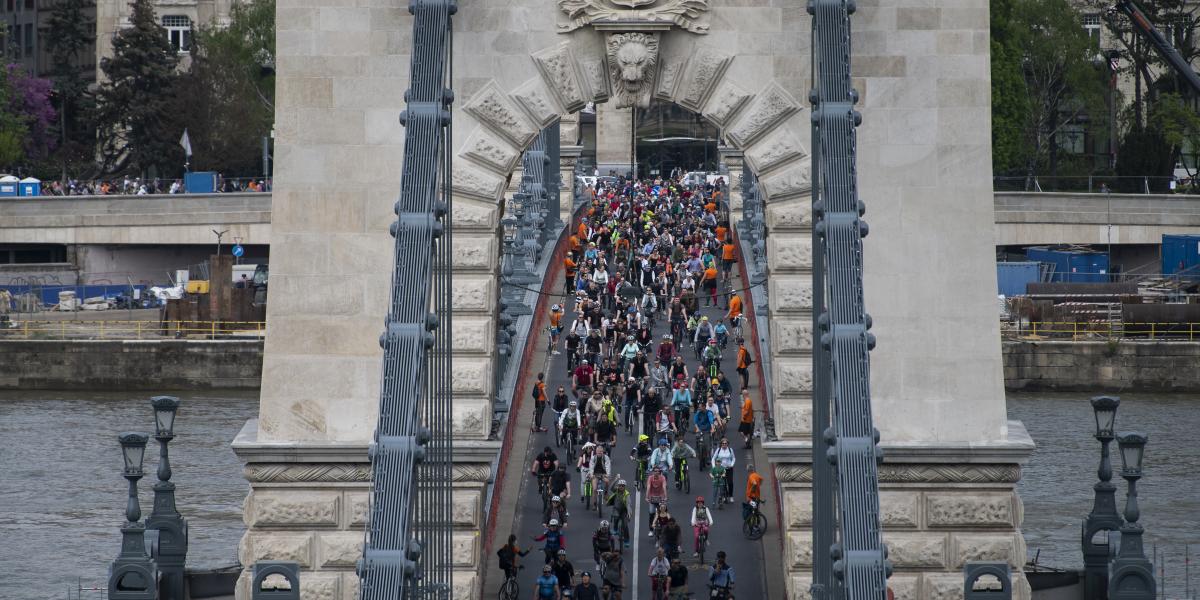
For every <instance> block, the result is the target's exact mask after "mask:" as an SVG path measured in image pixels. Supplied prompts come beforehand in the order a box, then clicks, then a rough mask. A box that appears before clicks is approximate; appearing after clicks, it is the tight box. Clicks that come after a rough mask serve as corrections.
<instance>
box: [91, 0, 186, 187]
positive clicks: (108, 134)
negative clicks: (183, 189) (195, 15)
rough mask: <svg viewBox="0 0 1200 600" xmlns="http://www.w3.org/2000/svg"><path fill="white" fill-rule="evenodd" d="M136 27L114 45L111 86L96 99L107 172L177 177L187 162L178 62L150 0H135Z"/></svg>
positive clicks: (107, 64)
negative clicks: (175, 107) (178, 106)
mask: <svg viewBox="0 0 1200 600" xmlns="http://www.w3.org/2000/svg"><path fill="white" fill-rule="evenodd" d="M129 6H130V7H131V9H132V10H131V14H130V27H129V28H127V29H122V30H121V31H118V32H117V33H116V34H115V35H114V36H113V40H112V45H113V55H112V57H111V58H106V59H104V60H103V61H102V62H101V63H100V68H101V69H102V70H103V71H104V75H105V77H106V78H107V81H105V82H103V83H102V84H101V85H100V88H99V90H98V92H97V95H96V104H97V106H96V125H97V127H98V129H99V142H100V154H101V157H102V160H103V165H104V167H105V170H106V171H132V172H135V173H140V174H143V175H147V174H148V175H157V174H160V173H164V172H166V173H173V172H176V171H178V170H179V167H180V166H181V165H182V163H183V150H182V148H180V146H179V144H178V140H179V136H180V133H181V132H182V127H180V126H178V124H177V123H176V122H174V120H173V117H174V115H173V114H172V98H173V97H174V92H175V83H176V81H177V79H178V76H177V74H176V72H175V65H176V62H177V58H176V55H175V50H174V48H172V46H171V44H170V42H169V41H168V39H167V33H166V30H165V29H163V27H162V26H161V25H159V23H158V20H157V19H156V18H155V16H154V6H153V4H151V2H150V0H134V1H133V2H132V3H130V5H129Z"/></svg>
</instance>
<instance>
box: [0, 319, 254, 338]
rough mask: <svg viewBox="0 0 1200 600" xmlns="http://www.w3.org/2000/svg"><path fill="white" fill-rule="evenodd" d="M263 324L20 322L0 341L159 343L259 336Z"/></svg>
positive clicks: (4, 331)
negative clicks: (120, 341)
mask: <svg viewBox="0 0 1200 600" xmlns="http://www.w3.org/2000/svg"><path fill="white" fill-rule="evenodd" d="M266 330H267V324H266V323H265V322H263V321H69V320H63V321H23V320H14V321H12V322H11V326H10V327H8V328H3V329H0V340H3V339H25V340H161V339H175V338H193V337H199V338H203V339H218V338H223V337H231V336H237V337H256V336H257V337H262V336H263V335H265V333H266Z"/></svg>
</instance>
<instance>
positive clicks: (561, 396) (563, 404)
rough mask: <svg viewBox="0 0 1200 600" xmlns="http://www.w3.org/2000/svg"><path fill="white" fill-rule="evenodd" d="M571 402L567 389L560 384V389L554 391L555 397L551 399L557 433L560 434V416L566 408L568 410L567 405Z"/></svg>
mask: <svg viewBox="0 0 1200 600" xmlns="http://www.w3.org/2000/svg"><path fill="white" fill-rule="evenodd" d="M570 402H571V398H570V396H567V390H566V389H564V388H563V386H561V385H560V386H558V391H557V392H555V393H554V399H553V400H551V401H550V410H553V411H554V427H555V435H558V417H559V416H561V415H562V412H563V411H564V410H567V405H568V404H570ZM543 431H545V430H543Z"/></svg>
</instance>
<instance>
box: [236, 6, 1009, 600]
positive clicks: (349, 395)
mask: <svg viewBox="0 0 1200 600" xmlns="http://www.w3.org/2000/svg"><path fill="white" fill-rule="evenodd" d="M708 12H709V13H710V14H708V15H706V19H705V23H706V24H707V25H706V27H707V29H706V33H705V34H704V35H699V34H697V33H692V32H688V31H684V30H681V29H678V28H676V29H673V30H669V31H666V30H664V31H663V32H662V33H661V44H660V55H659V56H658V59H657V62H656V65H657V66H656V69H657V70H656V72H655V74H654V79H653V82H654V83H653V85H654V89H653V90H652V93H653V95H654V97H655V98H659V99H665V100H669V101H673V102H677V103H679V104H681V105H683V106H686V107H689V108H691V109H693V110H697V111H698V112H700V113H701V114H703V115H704V116H705V117H707V118H708V119H709V120H711V121H712V122H714V123H716V124H717V125H719V126H720V127H722V129H723V132H724V137H725V139H726V141H727V142H728V143H729V144H730V145H731V146H732V148H733V150H736V151H741V152H742V153H743V156H744V161H745V164H746V165H748V166H749V167H750V168H752V169H753V170H754V171H755V173H756V174H757V175H758V176H759V177H760V189H761V190H762V193H763V195H764V197H765V198H766V201H767V209H766V211H767V218H768V228H769V236H768V240H769V251H768V257H769V267H770V271H771V272H770V278H769V282H770V283H769V286H770V287H769V295H770V307H769V313H768V315H769V318H770V328H771V334H772V335H771V340H772V341H771V356H770V360H771V361H772V363H771V369H770V371H771V373H772V374H773V381H772V382H771V388H770V389H771V392H770V395H771V404H772V408H773V411H774V413H775V414H774V416H775V420H776V430H777V432H778V434H779V436H780V440H781V441H779V442H774V443H772V444H769V449H768V451H769V452H770V453H771V454H772V455H773V459H774V461H773V462H775V464H776V468H777V472H778V474H779V479H780V481H781V488H782V491H783V494H784V504H785V506H786V507H787V511H788V514H789V516H788V519H787V524H788V533H787V535H786V540H787V541H786V543H785V548H784V550H785V551H786V555H787V556H788V557H789V559H788V570H789V572H790V573H791V576H790V580H789V590H790V595H791V597H793V598H801V597H804V594H805V591H806V583H805V581H806V580H805V577H807V573H808V571H809V568H808V566H807V564H808V563H809V562H811V559H810V558H808V557H810V556H811V552H812V550H811V549H810V548H808V547H807V545H806V544H809V542H808V540H809V533H808V525H809V524H808V522H807V521H805V518H804V517H803V515H804V514H805V512H804V508H803V506H804V504H805V502H806V499H807V497H808V496H807V492H806V488H805V485H806V483H805V477H804V475H803V469H805V468H806V467H805V463H807V461H808V458H807V456H806V455H805V454H806V453H805V449H806V447H807V442H808V440H809V437H810V432H809V429H810V426H809V415H810V414H811V406H810V405H811V393H812V366H811V329H810V323H811V319H812V278H811V273H812V270H811V268H812V260H813V257H812V251H811V244H810V238H809V236H810V229H811V210H810V202H811V198H810V182H811V177H810V173H809V170H808V169H809V159H808V156H807V147H808V142H809V140H808V137H809V123H808V106H807V102H806V101H805V100H803V99H804V98H806V97H807V91H808V85H809V73H808V68H809V60H808V53H809V39H808V36H809V30H810V18H809V16H808V15H807V13H806V12H805V4H804V2H803V1H801V0H751V1H750V2H746V3H742V5H739V6H726V5H713V6H711V7H710V8H709V9H708ZM277 14H278V33H277V36H278V37H277V40H278V42H277V43H278V79H277V103H278V104H277V106H278V111H277V124H276V130H277V137H276V141H277V163H276V168H277V171H276V185H275V194H274V197H275V202H274V219H273V221H274V222H273V231H272V235H273V238H274V239H273V240H272V241H273V244H272V245H273V250H275V252H274V253H273V254H274V255H275V259H274V263H275V264H273V265H272V278H273V281H272V284H273V290H272V291H273V294H272V297H273V298H274V299H275V300H273V302H272V304H271V305H270V307H269V312H268V327H269V335H268V336H267V350H266V359H265V362H264V373H263V389H262V398H261V410H260V421H259V427H258V428H257V431H256V434H255V437H254V439H253V440H252V441H248V442H247V448H250V447H254V448H258V450H252V451H250V452H248V453H245V454H244V457H245V460H246V461H247V462H248V463H253V464H258V463H261V464H272V463H271V461H270V460H267V458H264V456H265V455H263V454H262V453H263V452H266V449H268V448H273V447H281V448H291V449H292V450H290V451H291V452H293V454H296V453H298V454H304V453H306V452H308V453H311V452H314V451H313V450H310V449H309V448H313V447H317V448H319V447H325V446H328V445H335V446H336V445H344V444H349V445H351V446H356V445H357V446H358V447H364V446H365V443H366V442H367V441H368V440H369V438H370V435H371V432H372V430H373V427H374V424H375V413H376V405H377V402H378V400H377V399H378V382H379V365H380V350H379V349H378V345H377V343H376V339H377V337H378V334H379V332H380V330H381V327H382V319H383V316H384V314H385V312H386V311H385V303H386V299H387V289H388V285H389V281H388V277H387V273H388V272H389V269H390V266H391V255H392V240H391V238H390V237H389V236H388V234H387V228H388V225H389V224H390V223H391V221H392V220H393V219H394V216H393V215H392V212H391V210H392V204H393V201H394V198H395V195H396V194H397V193H398V187H399V173H400V167H401V156H402V150H403V148H402V146H403V130H402V128H401V127H400V126H399V125H398V123H397V121H396V117H397V115H398V113H399V111H400V110H401V109H402V108H403V106H402V98H403V95H404V90H405V88H406V87H407V71H408V64H409V56H408V54H407V53H408V52H409V50H410V47H411V20H410V17H409V16H408V15H407V12H406V10H405V7H404V6H403V5H402V4H396V3H384V4H380V3H377V2H372V1H368V2H365V3H349V4H346V3H344V2H341V3H340V0H326V4H325V5H321V6H313V5H312V4H311V3H309V2H306V1H302V0H279V3H278V9H277ZM567 23H569V21H568V20H567V18H566V16H565V15H563V14H561V13H559V11H558V9H557V4H556V3H555V2H553V1H552V0H514V1H512V2H507V3H503V5H498V4H497V3H490V2H484V1H482V0H463V1H461V2H460V3H459V9H458V14H457V15H456V16H455V17H454V24H455V25H454V27H455V39H454V59H455V65H454V74H455V81H454V89H455V95H456V98H457V100H456V102H455V105H454V139H453V140H452V145H453V146H452V147H453V148H454V149H455V152H456V158H455V163H454V173H453V179H452V183H453V192H454V208H453V218H454V227H455V238H454V239H455V244H456V252H455V255H456V257H458V258H457V260H458V263H457V264H456V268H457V270H456V273H455V281H454V294H453V302H454V311H455V317H454V323H455V350H456V356H455V367H454V369H455V386H454V391H455V394H456V395H457V398H458V400H457V402H456V407H455V424H454V427H455V434H456V441H459V442H460V443H461V445H462V446H463V448H464V449H467V448H470V450H469V451H468V452H467V453H464V456H465V457H467V459H468V460H471V461H474V462H471V463H468V464H465V465H463V466H462V467H461V469H460V470H459V471H456V473H461V480H460V478H459V477H457V476H456V486H459V487H461V488H462V489H463V490H464V492H463V494H459V496H460V497H462V496H463V495H464V494H465V495H466V496H470V500H469V501H466V500H464V501H463V502H464V503H463V508H462V511H461V512H462V514H463V519H462V522H461V523H459V525H460V526H461V527H462V532H461V534H460V538H461V539H462V541H463V545H462V547H461V553H460V554H459V556H460V558H461V559H462V561H461V563H460V564H459V566H460V567H461V568H460V569H459V570H458V571H456V573H458V574H459V575H458V578H457V579H456V581H455V590H456V593H455V597H456V598H463V599H472V598H478V597H480V595H479V594H480V592H481V590H479V589H478V585H476V583H475V581H476V578H477V577H478V572H479V571H478V570H477V567H476V566H475V565H473V564H470V562H469V561H468V560H467V558H468V557H476V558H478V559H479V562H483V561H486V560H487V559H489V558H490V556H488V555H484V554H483V553H482V551H483V546H482V544H481V543H480V536H479V535H478V533H480V532H481V528H483V527H484V526H485V516H484V507H483V505H482V498H483V490H484V486H485V485H486V480H487V478H488V477H489V476H490V470H489V469H485V468H483V466H484V465H485V464H486V463H487V462H488V461H489V454H488V453H489V452H490V453H491V454H492V455H494V453H495V451H496V447H495V444H494V443H491V442H486V441H485V440H486V438H487V435H488V428H489V426H490V421H491V408H490V402H491V400H490V399H491V397H492V396H493V395H494V393H495V390H493V389H491V381H492V377H491V376H490V372H491V370H492V369H493V368H494V364H495V362H494V360H493V353H494V344H493V341H492V340H493V338H492V335H493V333H494V331H495V318H496V314H497V310H496V309H497V302H498V283H497V270H498V268H499V253H498V251H497V249H498V248H499V245H498V242H497V240H498V236H499V232H498V227H499V222H498V219H499V214H500V202H501V200H502V198H501V194H502V190H504V189H505V187H506V185H507V183H508V182H509V180H510V179H509V178H510V177H511V175H512V171H513V169H514V168H515V167H516V163H517V161H518V159H519V157H520V153H521V152H522V151H523V150H524V149H525V148H526V147H527V146H528V145H529V144H530V143H531V141H532V139H533V137H534V136H535V135H536V133H537V131H538V129H539V128H540V127H542V126H544V125H546V124H548V123H551V122H553V121H554V120H555V119H556V118H558V116H559V115H562V114H568V113H571V112H575V111H578V110H579V109H580V108H582V107H583V105H584V104H585V103H586V102H604V101H606V100H608V99H609V98H610V96H611V95H612V93H613V90H612V86H611V85H610V83H609V80H608V78H607V77H606V76H605V74H606V73H607V72H608V69H607V68H606V63H605V61H606V60H607V57H606V52H605V48H604V37H603V34H602V32H600V31H596V30H594V29H592V28H590V27H581V28H578V29H575V30H574V31H572V32H571V33H562V31H564V29H565V28H564V27H563V26H564V24H567ZM854 28H855V29H854V31H855V34H854V49H855V56H854V61H855V62H854V70H855V73H856V74H857V75H858V76H859V79H857V80H856V86H857V87H858V89H859V91H860V94H861V97H862V100H861V102H860V108H861V110H862V111H863V113H864V124H863V127H862V128H860V131H859V144H858V148H859V153H860V154H859V157H860V158H859V173H860V184H861V185H860V190H861V193H862V196H863V198H864V200H865V201H866V203H867V207H868V213H867V216H866V218H867V220H868V221H869V222H870V224H871V225H872V229H871V232H872V233H871V236H870V237H869V238H868V239H867V241H866V245H865V248H866V256H865V261H866V287H867V306H868V309H869V310H870V312H871V313H872V315H873V316H874V321H875V324H876V325H875V329H874V331H875V333H876V335H877V336H878V340H879V348H878V350H876V351H875V352H874V353H873V359H874V360H873V366H874V369H873V376H872V383H873V386H872V387H873V389H874V398H875V407H876V423H877V426H878V427H879V429H880V430H881V431H882V433H883V438H884V442H885V445H887V446H889V447H890V446H893V445H895V446H900V447H908V448H909V449H910V450H911V452H908V453H907V454H904V453H900V454H895V453H893V454H890V455H889V457H890V458H889V461H895V460H901V459H902V460H901V462H898V463H896V465H893V466H889V465H885V468H884V469H883V473H884V474H885V475H884V477H883V482H884V483H883V489H884V491H885V507H887V508H888V514H887V515H886V517H885V518H886V519H887V520H886V522H885V524H886V525H887V526H888V527H889V529H888V533H887V534H886V535H887V536H888V540H889V541H890V542H891V543H892V545H893V556H894V558H895V559H896V562H897V567H898V570H897V576H896V577H895V578H894V580H893V581H894V585H895V586H896V588H897V592H899V597H910V598H953V597H956V594H959V595H960V594H961V583H960V584H959V585H958V587H957V588H956V587H955V586H954V585H951V582H952V581H959V582H961V571H960V570H959V569H960V566H961V560H964V559H966V558H971V557H995V556H1007V557H1008V558H1009V560H1010V561H1011V562H1012V564H1013V565H1014V566H1019V565H1020V564H1021V563H1022V562H1023V553H1024V550H1023V543H1022V542H1021V541H1020V533H1019V525H1020V512H1021V509H1020V503H1019V500H1018V499H1017V498H1016V496H1015V494H1014V492H1013V488H1014V482H1015V480H1016V474H1015V473H1019V470H1018V471H1013V469H1016V468H1017V465H1018V464H1019V463H1020V462H1021V461H1022V460H1023V457H1024V455H1025V454H1027V453H1028V452H1029V451H1030V449H1031V447H1030V446H1029V444H1028V441H1027V439H1026V438H1020V435H1019V434H1020V433H1021V432H1023V430H1022V429H1020V428H1019V427H1016V429H1017V431H1011V430H1010V427H1009V424H1008V422H1007V420H1006V416H1005V407H1004V397H1003V391H1002V387H1001V383H1002V380H1001V363H1000V347H999V330H998V324H997V321H996V319H995V315H994V296H993V293H994V285H995V282H994V279H993V277H994V274H993V273H994V270H993V269H992V268H991V262H992V252H993V250H992V247H991V232H992V227H993V224H992V198H991V167H990V162H991V154H990V118H989V115H990V113H989V110H990V95H989V93H988V90H989V68H988V7H987V2H986V1H984V0H954V1H951V0H897V1H895V2H887V3H880V2H860V3H859V10H858V12H857V14H856V16H855V20H854ZM729 156H730V158H733V157H735V154H730V155H729ZM735 184H736V182H735ZM931 314H936V315H937V319H938V325H937V326H936V327H934V326H932V325H931V324H930V319H929V318H928V315H931ZM921 316H924V318H918V317H921ZM1014 436H1015V437H1014ZM981 444H982V445H984V446H987V447H989V448H991V449H992V450H991V451H990V452H991V454H988V455H986V456H982V455H980V454H978V452H976V451H973V450H972V448H974V447H976V446H979V445H981ZM255 452H258V453H259V454H257V455H256V454H255ZM458 452H459V451H458V449H457V447H456V453H458ZM981 456H982V458H981ZM897 457H900V458H897ZM354 460H357V461H358V463H359V464H360V465H362V464H363V459H362V457H361V456H359V457H358V458H357V459H354ZM980 460H984V461H985V462H984V463H980V464H987V465H993V466H994V468H995V469H999V470H998V471H995V472H994V473H993V472H992V471H988V473H992V474H990V475H986V476H985V475H981V474H980V473H979V472H967V474H960V475H957V476H956V475H945V474H944V473H953V472H955V469H960V470H961V468H963V465H966V464H967V463H972V462H974V463H979V461H980ZM905 461H907V462H905ZM278 462H279V463H280V464H286V463H290V462H305V461H303V460H298V459H292V460H282V459H280V460H279V461H278ZM350 462H354V461H353V460H351V461H350ZM904 465H917V466H913V467H911V469H910V470H909V471H905V472H904V473H906V474H904V473H901V474H899V475H895V477H894V479H895V481H892V480H889V479H888V477H891V475H887V473H888V472H889V471H888V469H889V468H893V469H900V468H901V467H902V466H904ZM314 468H316V467H314ZM989 468H992V467H989ZM330 472H334V471H330ZM897 472H898V471H897ZM972 473H973V474H972ZM956 477H957V478H956ZM939 478H940V479H939ZM947 478H948V479H947ZM251 483H252V493H251V497H250V499H249V500H248V501H247V524H248V525H249V527H250V529H249V531H248V532H247V534H246V540H245V541H244V543H243V548H242V552H243V553H244V554H245V558H247V559H258V558H267V557H272V558H282V557H286V556H292V555H294V556H297V557H302V558H305V560H306V561H307V563H306V565H307V566H306V567H305V568H306V573H307V571H311V572H312V574H313V575H314V576H315V577H316V579H317V580H321V581H335V580H336V583H335V584H332V585H333V587H332V588H322V589H333V590H334V591H333V592H332V595H328V594H324V592H321V595H313V594H316V592H315V591H314V592H311V593H310V592H306V594H308V596H307V597H314V598H315V597H333V598H350V597H352V595H353V590H354V583H352V582H351V580H352V579H354V578H353V574H352V567H346V566H344V564H343V563H344V560H343V558H344V557H345V556H346V555H347V554H350V553H353V550H352V548H351V547H350V546H348V545H347V544H348V540H349V538H350V536H349V535H348V533H347V534H342V533H336V534H335V532H350V531H354V530H356V522H355V521H354V519H355V518H356V517H354V514H353V509H352V508H350V506H351V505H352V504H353V503H354V502H357V501H358V500H356V498H358V497H359V496H358V494H360V493H361V492H362V490H364V489H366V485H365V482H362V481H357V480H354V481H346V480H341V479H337V478H336V477H335V478H333V479H330V480H325V479H322V480H320V481H319V482H287V483H285V484H283V485H286V486H293V487H296V488H297V489H296V493H297V494H298V495H299V497H302V498H308V500H306V502H308V501H311V504H312V505H311V506H304V507H301V506H291V505H289V504H287V503H284V502H282V501H281V500H280V499H279V498H278V496H279V493H278V491H277V490H276V488H275V485H276V483H275V482H269V481H261V480H255V479H254V478H253V477H251ZM315 483H320V484H321V485H319V486H318V485H315ZM318 488H319V489H318ZM335 500H336V502H335ZM331 503H334V504H336V506H333V505H331ZM263 506H266V507H267V508H265V509H264V508H263ZM468 514H469V515H470V518H467V516H468ZM289 515H291V516H289ZM289 518H292V519H300V520H301V521H297V522H287V519H289ZM275 540H278V541H275ZM343 542H346V543H343ZM328 557H334V558H333V559H332V560H328ZM306 576H307V575H306ZM1021 589H1024V590H1027V588H1025V587H1022V588H1021ZM955 590H957V591H955ZM243 597H244V596H243Z"/></svg>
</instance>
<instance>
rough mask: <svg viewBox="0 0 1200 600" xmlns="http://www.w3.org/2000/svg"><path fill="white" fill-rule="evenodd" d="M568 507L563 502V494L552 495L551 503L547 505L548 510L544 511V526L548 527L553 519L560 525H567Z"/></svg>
mask: <svg viewBox="0 0 1200 600" xmlns="http://www.w3.org/2000/svg"><path fill="white" fill-rule="evenodd" d="M567 516H568V513H567V507H566V505H565V504H564V503H563V499H562V497H561V496H551V497H550V504H547V505H546V510H545V511H544V512H543V513H542V527H543V528H544V527H546V526H547V524H549V523H550V520H551V519H554V520H557V521H558V523H559V526H560V527H566V526H567Z"/></svg>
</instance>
